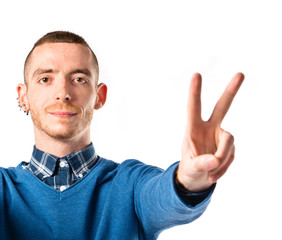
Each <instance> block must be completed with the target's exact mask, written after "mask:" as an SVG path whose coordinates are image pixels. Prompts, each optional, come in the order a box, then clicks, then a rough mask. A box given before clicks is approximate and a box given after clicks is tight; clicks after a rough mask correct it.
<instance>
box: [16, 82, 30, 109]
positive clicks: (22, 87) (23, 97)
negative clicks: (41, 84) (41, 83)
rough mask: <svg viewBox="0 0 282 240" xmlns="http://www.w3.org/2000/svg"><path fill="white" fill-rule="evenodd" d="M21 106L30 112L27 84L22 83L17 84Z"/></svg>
mask: <svg viewBox="0 0 282 240" xmlns="http://www.w3.org/2000/svg"><path fill="white" fill-rule="evenodd" d="M17 92H18V101H19V107H20V108H21V109H22V110H24V111H25V112H29V104H28V100H27V96H26V94H27V87H26V85H25V84H22V83H20V84H19V85H18V86H17Z"/></svg>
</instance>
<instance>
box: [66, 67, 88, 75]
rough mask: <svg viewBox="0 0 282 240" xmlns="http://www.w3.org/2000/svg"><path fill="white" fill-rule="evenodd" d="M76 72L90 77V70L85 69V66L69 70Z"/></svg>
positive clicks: (72, 72)
mask: <svg viewBox="0 0 282 240" xmlns="http://www.w3.org/2000/svg"><path fill="white" fill-rule="evenodd" d="M76 73H82V74H84V75H86V76H88V77H92V74H91V72H90V71H89V70H88V69H87V68H83V69H75V70H73V71H71V72H70V74H76Z"/></svg>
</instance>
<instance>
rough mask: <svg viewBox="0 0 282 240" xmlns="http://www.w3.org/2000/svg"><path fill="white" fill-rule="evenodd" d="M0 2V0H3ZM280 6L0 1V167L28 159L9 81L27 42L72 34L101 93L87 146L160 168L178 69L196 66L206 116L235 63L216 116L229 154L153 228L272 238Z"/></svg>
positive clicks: (151, 0) (29, 136)
mask: <svg viewBox="0 0 282 240" xmlns="http://www.w3.org/2000/svg"><path fill="white" fill-rule="evenodd" d="M3 2H5V3H3ZM281 10H282V7H280V5H279V1H271V0H268V1H259V0H256V1H248V0H244V1H241V0H236V1H219V0H216V1H211V0H210V1H208V0H206V1H200V0H198V1H188V0H186V1H185V0H169V1H165V0H162V1H156V0H142V1H134V0H118V1H117V0H99V1H95V0H94V1H83V0H80V1H71V0H60V1H54V0H49V1H28V0H25V1H13V0H11V1H2V2H1V3H0V11H1V14H0V27H1V35H0V36H1V38H0V54H1V55H0V56H1V57H0V61H1V62H0V71H1V79H0V81H1V82H0V92H1V94H0V103H1V115H0V116H1V117H0V119H1V120H0V126H1V130H0V131H1V140H0V141H1V144H0V152H1V159H0V166H2V167H8V166H16V165H17V164H18V163H19V162H20V161H23V160H24V161H28V160H29V158H30V156H31V152H32V146H33V144H34V140H33V129H32V123H31V119H30V117H29V116H28V117H27V116H25V115H24V113H23V112H20V111H19V109H18V107H17V100H16V98H17V94H16V86H17V84H18V83H19V82H23V74H22V72H23V62H24V60H25V57H26V55H27V54H28V52H29V51H30V49H31V48H32V46H33V44H34V42H35V41H36V40H37V39H38V38H40V37H41V36H42V35H43V34H45V33H47V32H49V31H53V30H69V31H73V32H75V33H78V34H80V35H82V36H83V37H84V38H85V39H86V40H87V41H88V43H89V44H90V46H91V47H92V48H93V50H94V51H95V52H96V54H97V57H98V59H99V63H100V68H101V75H100V81H101V82H104V83H106V84H107V85H108V88H109V91H108V100H107V103H106V105H105V106H104V108H102V109H101V110H99V111H97V112H96V113H95V115H94V121H93V125H92V140H93V142H94V145H95V148H96V150H97V152H98V154H100V155H102V156H104V157H107V158H110V159H113V160H115V161H118V162H121V161H123V160H124V159H127V158H137V159H139V160H142V161H143V162H145V163H148V164H153V165H157V166H159V167H162V168H167V167H168V166H169V165H170V164H172V163H173V162H175V161H178V160H179V159H180V148H181V142H182V137H183V133H184V127H185V124H186V100H187V96H188V95H187V94H188V86H189V80H190V78H191V76H192V74H193V73H194V72H200V73H202V75H203V91H202V95H203V96H202V99H203V100H202V101H203V117H204V118H205V119H207V118H208V117H209V115H210V113H211V111H212V109H213V106H214V104H215V103H216V101H217V99H218V98H219V96H220V95H221V93H222V92H223V90H224V88H225V86H226V84H227V83H228V81H229V80H230V79H231V78H232V76H233V75H234V74H235V73H236V72H239V71H241V72H244V73H245V76H246V79H245V82H244V83H243V85H242V88H241V89H240V91H239V93H238V95H237V96H236V99H235V100H234V102H233V105H232V107H231V109H230V111H229V112H228V115H227V116H226V118H225V121H224V123H223V128H225V129H226V130H228V131H230V132H231V133H232V134H233V135H234V136H235V144H236V159H235V161H234V163H233V164H232V166H231V168H230V169H229V171H228V172H227V174H226V175H225V176H224V177H223V178H222V179H221V180H220V181H219V182H218V186H217V189H216V191H215V193H214V195H213V199H212V202H211V204H210V206H209V208H208V210H207V211H206V212H205V214H204V215H203V216H202V217H201V218H200V219H198V220H197V221H195V222H193V223H192V224H189V225H186V226H179V227H176V228H173V229H170V230H167V231H165V232H163V233H162V234H161V235H160V237H159V239H161V240H165V239H178V240H181V239H193V240H197V239H201V240H202V239H212V240H213V239H216V240H221V239H222V240H223V239H224V240H225V239H229V240H230V239H257V238H260V239H272V240H273V239H282V233H281V222H282V221H281V216H282V207H281V201H282V199H281V198H282V197H281V196H282V195H281V193H280V192H281V181H282V180H281V179H282V177H281V175H282V174H281V169H282V163H281V160H282V159H281V136H280V135H281V133H282V128H281V122H282V121H281V102H282V96H281V95H282V94H281V91H282V88H281V87H282V84H281V81H282V72H281V69H282V62H281V58H282V47H281V44H282V35H281V32H282V14H281Z"/></svg>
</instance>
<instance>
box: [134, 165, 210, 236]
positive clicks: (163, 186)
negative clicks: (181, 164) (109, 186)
mask: <svg viewBox="0 0 282 240" xmlns="http://www.w3.org/2000/svg"><path fill="white" fill-rule="evenodd" d="M177 167H178V162H177V163H175V164H173V165H172V166H170V167H169V168H168V169H167V170H166V171H164V172H161V173H160V172H156V171H147V172H146V174H143V176H142V179H140V180H139V181H138V183H137V184H136V189H135V209H136V214H137V216H138V219H139V221H140V223H141V224H142V226H143V230H144V232H145V235H146V236H147V237H148V238H149V239H155V238H156V237H157V236H158V235H159V234H160V233H161V231H163V230H165V229H167V228H171V227H173V226H176V225H181V224H187V223H190V222H192V221H194V220H195V219H197V218H198V217H200V216H201V215H202V214H203V213H204V211H205V210H206V208H207V206H208V204H209V202H210V198H211V195H212V193H213V190H214V188H212V189H210V191H209V192H208V194H206V195H205V198H204V199H201V201H199V203H196V204H194V206H193V205H191V204H188V205H187V204H186V203H185V202H186V201H184V199H183V197H181V196H179V194H178V193H177V190H176V187H175V181H174V176H175V171H176V169H177ZM190 197H191V196H190ZM186 198H187V196H186V197H185V199H186ZM188 198H189V197H188Z"/></svg>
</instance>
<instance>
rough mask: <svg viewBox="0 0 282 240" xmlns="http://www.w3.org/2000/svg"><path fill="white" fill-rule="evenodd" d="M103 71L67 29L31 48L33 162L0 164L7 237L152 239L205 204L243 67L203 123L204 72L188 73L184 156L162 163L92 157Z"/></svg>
mask: <svg viewBox="0 0 282 240" xmlns="http://www.w3.org/2000/svg"><path fill="white" fill-rule="evenodd" d="M98 75H99V69H98V62H97V59H96V56H95V54H94V53H93V51H92V50H91V49H90V47H89V46H88V44H87V43H86V42H85V41H84V39H83V38H81V37H80V36H77V35H75V34H73V33H70V32H51V33H48V34H46V35H45V36H43V37H42V38H41V39H40V40H38V41H37V42H36V44H35V46H34V48H33V49H32V50H31V52H30V53H29V55H28V57H27V59H26V62H25V68H24V80H25V82H24V84H19V85H18V87H17V91H18V101H19V106H20V108H21V109H23V110H24V111H25V112H26V113H27V114H28V113H29V112H30V114H31V118H32V121H33V125H34V136H35V146H34V150H33V153H32V157H31V160H30V162H22V163H21V164H20V165H18V166H17V167H16V168H8V169H4V168H0V213H1V215H0V238H1V239H41V240H42V239H96V240H100V239H156V238H157V237H158V235H159V233H160V232H161V231H162V230H164V229H166V228H169V227H172V226H175V225H179V224H185V223H189V222H191V221H193V220H195V219H196V218H198V217H199V216H200V215H201V214H202V213H203V212H204V211H205V209H206V207H207V206H208V203H209V201H210V197H211V194H212V192H213V190H214V188H215V183H216V181H217V180H218V179H219V178H220V177H221V176H222V175H223V174H224V173H225V172H226V170H227V169H228V167H229V165H230V164H231V162H232V161H233V159H234V151H235V148H234V139H233V136H232V135H231V134H230V133H228V132H226V131H224V130H223V129H221V127H220V125H221V122H222V120H223V118H224V116H225V114H226V113H227V111H228V109H229V107H230V105H231V102H232V100H233V98H234V96H235V95H236V93H237V91H238V89H239V87H240V85H241V83H242V81H243V79H244V76H243V74H241V73H238V74H236V75H235V76H234V78H233V79H232V80H231V82H230V83H229V85H228V86H227V88H226V90H225V91H224V93H223V95H222V97H221V98H220V99H219V101H218V103H217V104H216V106H215V108H214V111H213V113H212V116H211V118H210V119H209V120H208V121H207V122H204V121H203V120H202V119H201V100H200V93H201V76H200V74H195V75H194V76H193V77H192V80H191V86H190V92H189V100H188V123H187V127H186V130H185V136H184V140H183V146H182V158H181V161H180V162H179V163H174V164H173V165H172V166H171V167H169V168H168V169H167V170H166V171H163V170H161V169H159V168H156V167H152V166H148V165H145V164H143V163H141V162H139V161H137V160H134V159H131V160H127V161H124V162H123V163H121V164H118V163H115V162H113V161H111V160H107V159H104V158H103V157H100V156H97V155H96V153H95V150H94V147H93V145H92V143H91V140H90V123H91V120H92V116H93V112H94V110H98V109H99V108H101V107H102V106H103V105H104V104H105V101H106V95H107V87H106V85H105V84H103V83H99V84H98Z"/></svg>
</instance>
